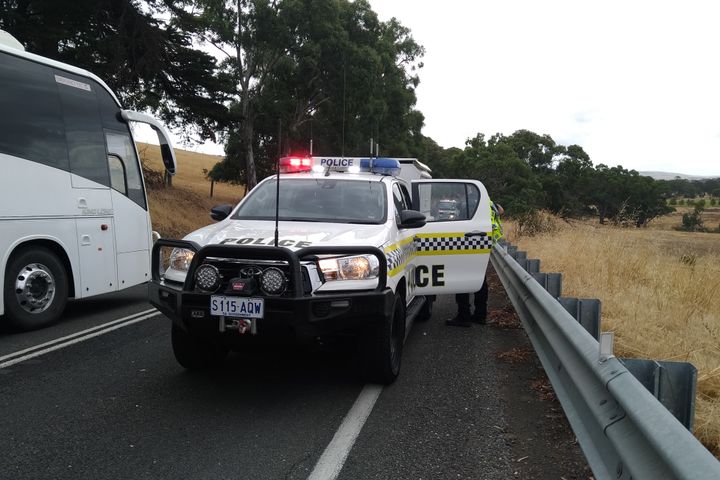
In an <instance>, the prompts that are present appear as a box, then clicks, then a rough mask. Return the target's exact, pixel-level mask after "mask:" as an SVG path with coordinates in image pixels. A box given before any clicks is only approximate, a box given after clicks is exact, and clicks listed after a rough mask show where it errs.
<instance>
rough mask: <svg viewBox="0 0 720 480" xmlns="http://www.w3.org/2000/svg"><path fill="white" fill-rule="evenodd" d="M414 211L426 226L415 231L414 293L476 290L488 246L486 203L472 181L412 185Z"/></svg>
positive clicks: (483, 193)
mask: <svg viewBox="0 0 720 480" xmlns="http://www.w3.org/2000/svg"><path fill="white" fill-rule="evenodd" d="M411 184H412V203H413V209H414V210H418V211H419V212H421V213H423V214H425V217H426V218H427V224H426V225H425V226H424V227H422V228H419V229H417V230H415V231H414V244H415V256H414V259H413V260H414V267H415V288H416V290H415V294H417V295H434V294H447V293H465V292H474V291H477V290H480V288H481V287H482V284H483V281H484V279H485V269H486V268H487V264H488V260H489V259H490V249H491V247H492V223H491V220H490V199H489V197H488V194H487V191H486V190H485V187H484V186H483V184H482V183H480V182H478V181H477V180H414V181H412V182H411Z"/></svg>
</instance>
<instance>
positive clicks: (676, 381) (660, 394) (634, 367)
mask: <svg viewBox="0 0 720 480" xmlns="http://www.w3.org/2000/svg"><path fill="white" fill-rule="evenodd" d="M620 361H621V362H623V364H624V365H625V368H627V369H628V370H629V371H630V373H632V374H633V376H635V378H637V379H638V381H639V382H640V383H641V384H642V385H643V386H644V387H645V388H647V389H648V391H649V392H650V393H652V394H653V396H654V397H655V398H657V399H658V400H659V401H660V403H662V404H663V405H664V406H665V408H667V409H668V410H669V411H670V412H671V413H672V414H673V415H674V416H675V418H677V419H678V420H679V421H680V423H682V424H683V425H685V428H687V429H688V430H690V431H691V432H692V429H693V422H694V420H695V389H696V388H697V369H696V368H695V366H693V364H691V363H687V362H664V361H655V360H643V359H639V358H621V359H620Z"/></svg>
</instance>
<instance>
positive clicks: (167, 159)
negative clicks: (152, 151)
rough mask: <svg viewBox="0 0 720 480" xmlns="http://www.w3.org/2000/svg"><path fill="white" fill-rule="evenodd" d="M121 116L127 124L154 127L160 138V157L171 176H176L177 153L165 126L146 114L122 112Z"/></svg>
mask: <svg viewBox="0 0 720 480" xmlns="http://www.w3.org/2000/svg"><path fill="white" fill-rule="evenodd" d="M120 116H121V117H122V118H123V120H125V121H126V122H139V123H146V124H148V125H150V127H152V129H153V130H154V131H155V133H156V134H157V136H158V141H159V142H160V155H161V156H162V161H163V165H165V170H167V171H168V173H169V174H170V175H175V172H176V171H177V160H176V159H175V151H174V150H173V148H172V144H171V143H170V135H169V134H168V131H167V130H166V129H165V127H164V126H163V124H162V123H160V122H159V121H157V119H155V118H153V117H151V116H150V115H145V114H144V113H140V112H133V111H132V110H121V111H120Z"/></svg>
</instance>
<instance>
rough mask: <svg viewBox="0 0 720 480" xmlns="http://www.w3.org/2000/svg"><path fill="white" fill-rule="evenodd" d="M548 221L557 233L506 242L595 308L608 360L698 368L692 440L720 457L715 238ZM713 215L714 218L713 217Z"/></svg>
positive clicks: (675, 218) (670, 220)
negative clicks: (610, 351)
mask: <svg viewBox="0 0 720 480" xmlns="http://www.w3.org/2000/svg"><path fill="white" fill-rule="evenodd" d="M681 214H682V211H680V212H678V213H675V214H673V215H671V216H668V217H666V218H662V219H658V220H656V221H654V222H653V224H652V225H651V228H645V229H635V228H625V229H623V228H614V227H609V226H601V225H598V224H597V223H595V222H590V221H588V222H571V223H567V222H564V221H561V220H557V221H556V227H557V230H556V231H555V232H553V233H548V234H544V235H541V236H535V237H520V238H517V237H516V236H514V234H513V228H512V225H509V226H508V237H509V238H510V241H512V242H513V243H515V244H517V245H519V247H520V248H521V249H523V250H527V252H528V257H529V258H539V259H540V260H541V268H542V270H543V271H546V272H562V273H563V294H564V295H567V296H574V297H580V298H599V299H600V300H601V301H602V328H603V330H604V331H614V332H615V335H616V337H615V345H616V355H618V356H624V357H635V358H652V359H655V360H673V361H687V362H691V363H693V364H694V365H695V367H697V369H698V392H697V400H696V419H695V434H696V436H697V437H698V438H699V439H700V440H701V441H702V442H703V443H704V444H705V445H706V446H707V447H708V448H709V449H710V450H712V451H713V452H714V453H715V454H716V455H720V234H717V233H715V234H713V233H689V232H678V231H675V230H672V228H674V227H675V226H677V225H679V222H680V220H679V219H680V217H681ZM713 214H715V212H713Z"/></svg>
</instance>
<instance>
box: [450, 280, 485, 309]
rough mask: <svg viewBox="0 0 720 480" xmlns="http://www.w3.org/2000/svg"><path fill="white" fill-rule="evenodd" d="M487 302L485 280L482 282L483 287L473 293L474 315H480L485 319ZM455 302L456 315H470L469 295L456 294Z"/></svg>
mask: <svg viewBox="0 0 720 480" xmlns="http://www.w3.org/2000/svg"><path fill="white" fill-rule="evenodd" d="M487 301H488V283H487V279H485V280H484V281H483V286H482V288H481V289H480V290H478V291H477V292H475V315H480V316H481V317H483V318H485V317H486V316H487ZM455 302H456V303H457V306H458V313H461V314H468V315H469V314H470V294H469V293H456V294H455Z"/></svg>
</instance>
